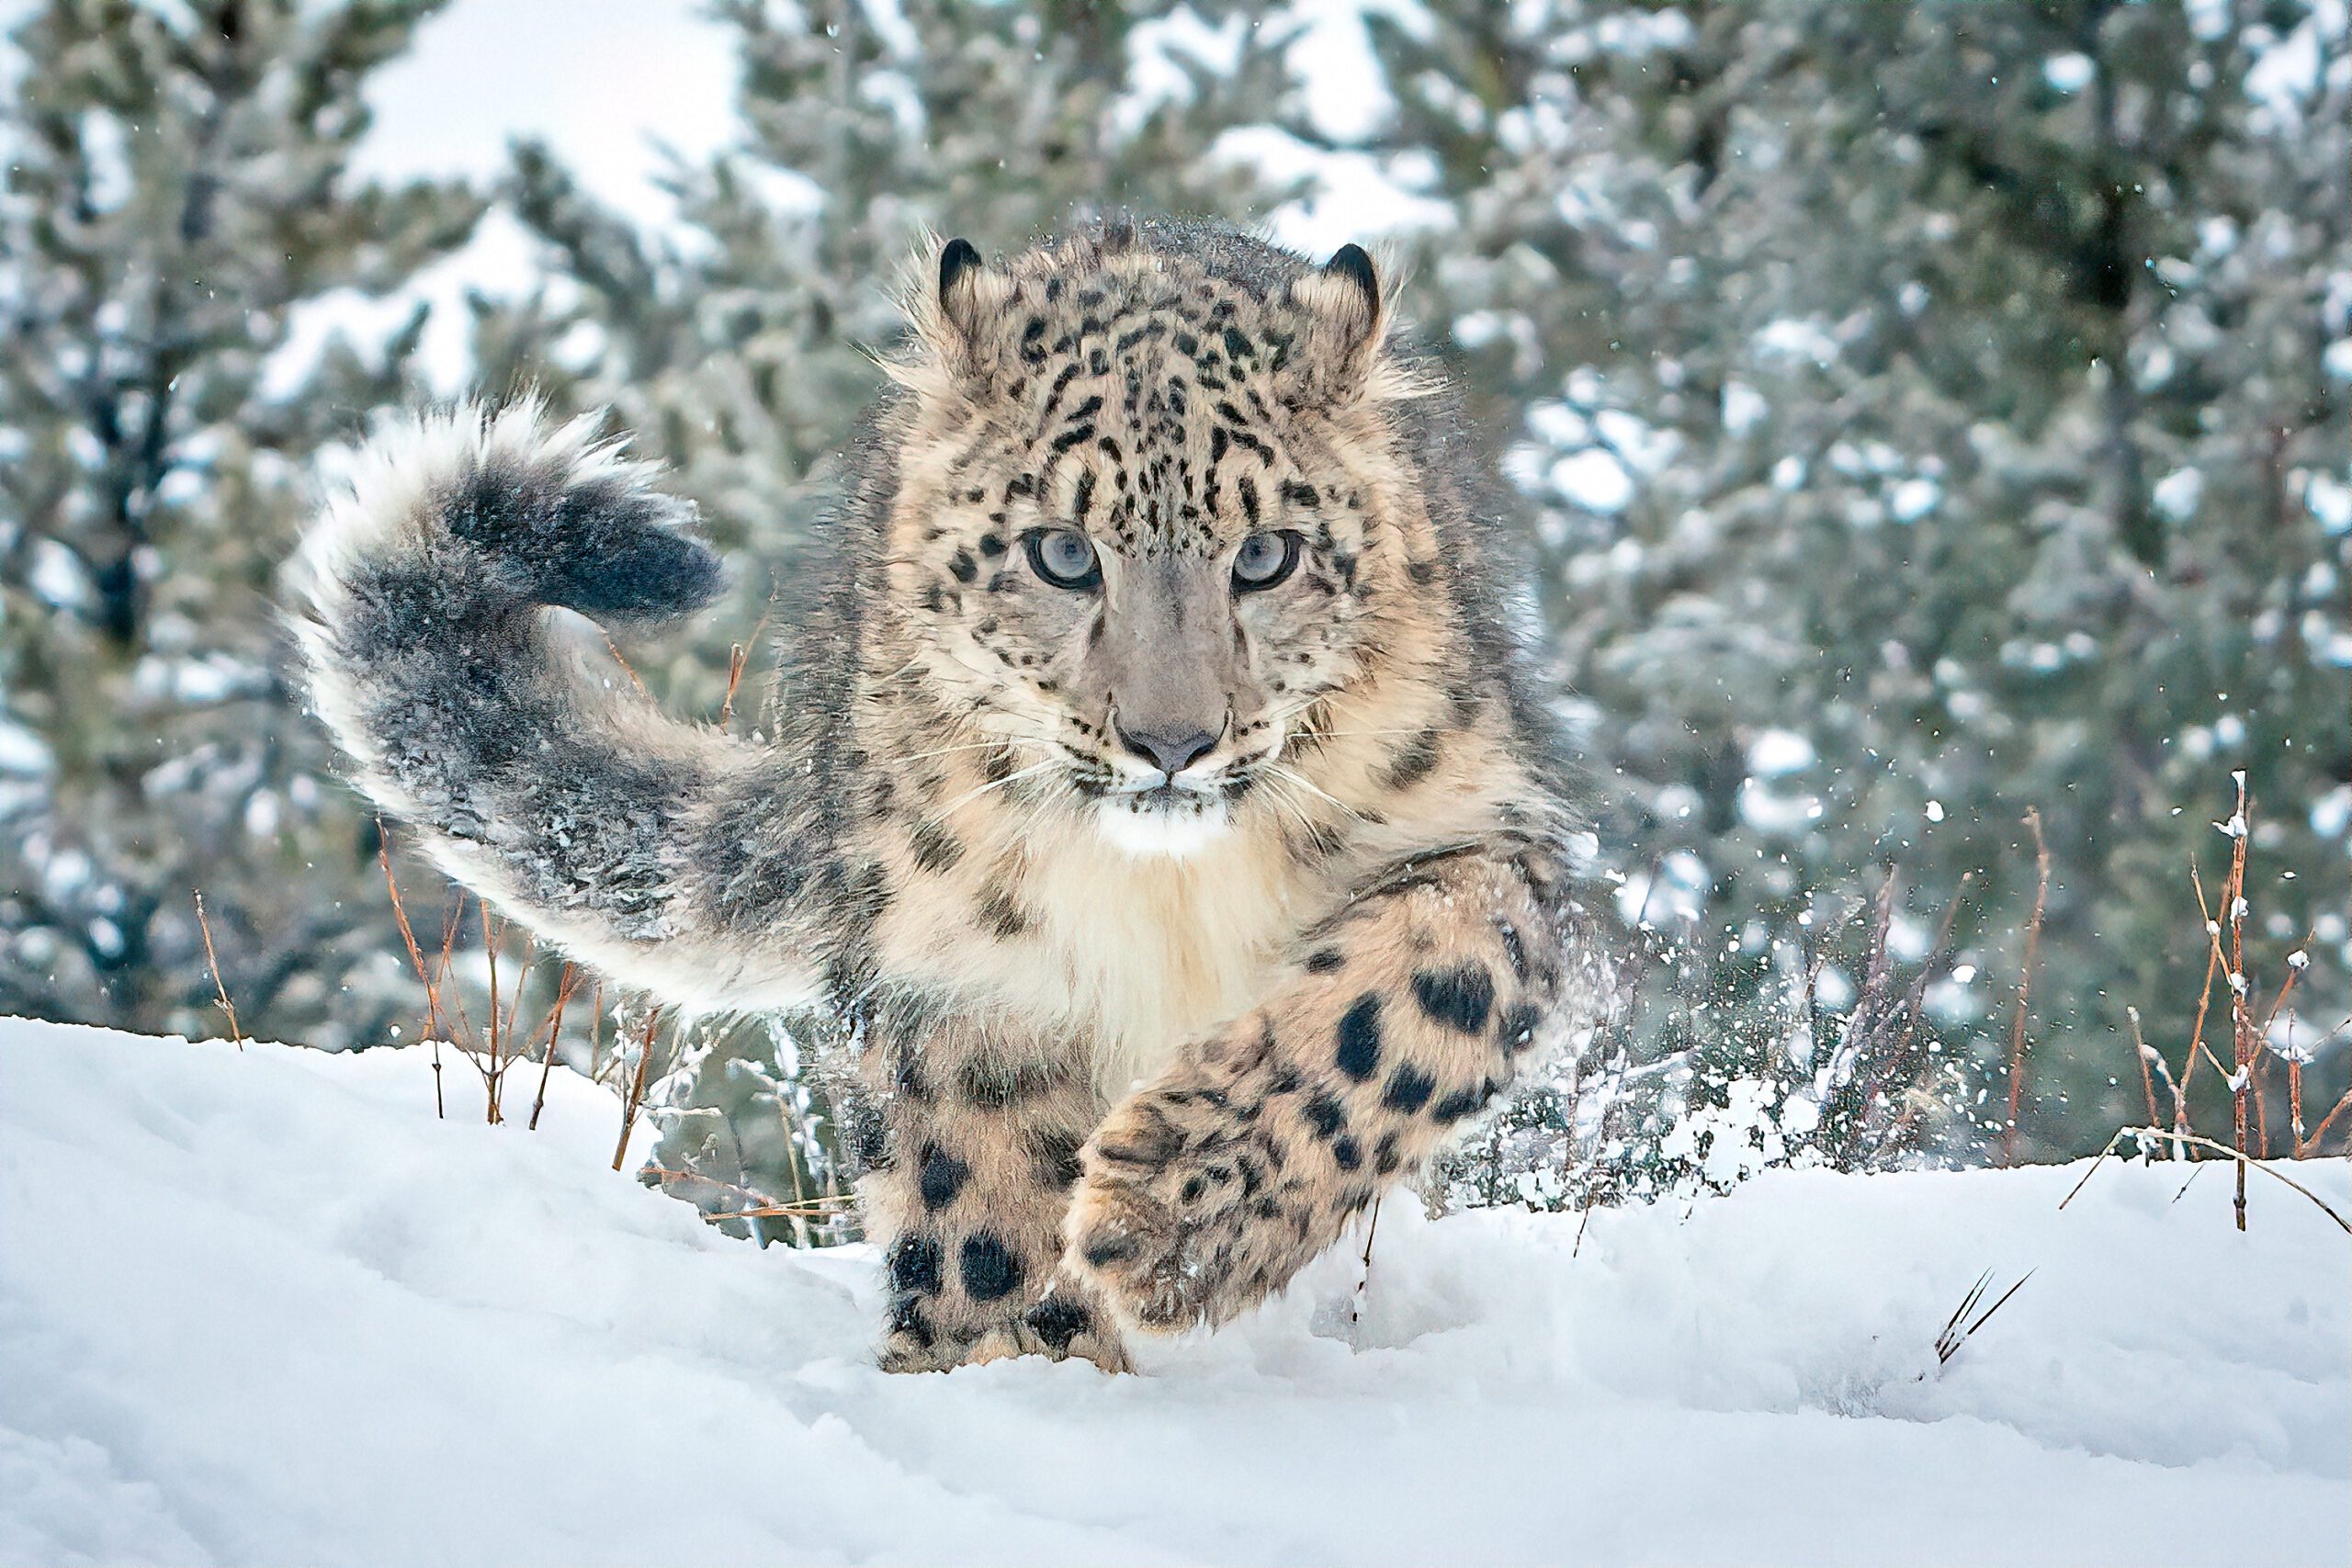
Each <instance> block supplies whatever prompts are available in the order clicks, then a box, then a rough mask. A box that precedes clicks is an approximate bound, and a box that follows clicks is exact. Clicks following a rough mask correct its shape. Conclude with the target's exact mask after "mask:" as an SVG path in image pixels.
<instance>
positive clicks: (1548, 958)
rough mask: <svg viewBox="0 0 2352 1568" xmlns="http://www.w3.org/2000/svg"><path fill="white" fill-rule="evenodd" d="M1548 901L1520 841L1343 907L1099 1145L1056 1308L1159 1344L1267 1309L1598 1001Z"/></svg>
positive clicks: (1450, 856) (1565, 909)
mask: <svg viewBox="0 0 2352 1568" xmlns="http://www.w3.org/2000/svg"><path fill="white" fill-rule="evenodd" d="M1566 886H1567V884H1566V875H1565V874H1564V872H1563V870H1562V867H1561V866H1560V864H1559V863H1558V861H1557V860H1556V858H1555V856H1554V855H1553V853H1552V852H1550V851H1549V850H1548V849H1547V848H1545V847H1544V845H1543V844H1541V843H1540V842H1537V841H1534V840H1506V841H1501V842H1496V843H1490V844H1487V845H1483V846H1480V847H1477V848H1473V849H1464V850H1458V851H1453V852H1447V853H1444V854H1441V855H1436V856H1431V857H1428V858H1425V859H1422V860H1419V861H1417V862H1414V863H1410V864H1408V865H1406V866H1402V867H1399V868H1397V869H1396V870H1395V871H1394V872H1392V873H1391V874H1389V875H1387V876H1386V877H1385V878H1383V879H1380V880H1377V881H1375V882H1374V883H1373V884H1372V885H1371V886H1367V887H1365V888H1364V889H1363V891H1361V892H1360V893H1358V894H1357V895H1356V897H1354V898H1353V899H1352V900H1351V902H1350V903H1349V905H1348V906H1347V908H1345V909H1344V910H1343V911H1342V912H1341V913H1340V914H1339V915H1338V916H1336V917H1335V918H1333V919H1330V920H1329V921H1327V922H1326V923H1325V924H1324V925H1323V926H1322V927H1321V928H1320V929H1318V930H1317V931H1312V932H1310V933H1309V934H1308V936H1307V937H1306V940H1305V941H1304V942H1302V943H1301V944H1300V945H1299V947H1298V949H1297V950H1296V951H1295V953H1293V954H1292V956H1291V961H1290V964H1289V965H1288V968H1287V973H1286V976H1285V977H1284V978H1283V980H1282V981H1281V982H1280V984H1279V985H1278V987H1277V988H1276V990H1275V993H1274V994H1273V996H1272V997H1271V998H1269V999H1268V1000H1267V1001H1266V1002H1265V1003H1264V1004H1263V1005H1262V1006H1261V1007H1260V1008H1258V1009H1257V1010H1254V1011H1252V1012H1250V1013H1248V1014H1246V1015H1244V1016H1243V1017H1242V1018H1240V1019H1238V1020H1237V1021H1235V1022H1234V1023H1232V1024H1231V1025H1229V1026H1228V1027H1227V1028H1226V1029H1225V1030H1223V1031H1222V1032H1219V1033H1217V1034H1216V1035H1215V1036H1213V1037H1212V1038H1210V1039H1208V1040H1206V1041H1204V1042H1203V1043H1200V1044H1198V1045H1196V1046H1193V1048H1191V1049H1189V1050H1188V1051H1186V1052H1185V1053H1184V1055H1182V1057H1181V1058H1180V1059H1179V1060H1178V1062H1177V1063H1176V1065H1175V1066H1172V1067H1171V1068H1170V1069H1169V1070H1168V1071H1167V1072H1166V1073H1165V1074H1164V1075H1162V1077H1160V1078H1159V1081H1158V1082H1157V1083H1155V1084H1153V1085H1152V1086H1150V1087H1149V1088H1148V1089H1144V1090H1142V1091H1141V1092H1139V1093H1137V1094H1136V1095H1134V1096H1131V1097H1130V1098H1129V1099H1127V1100H1125V1102H1124V1103H1122V1104H1120V1105H1118V1106H1117V1107H1115V1108H1114V1109H1113V1111H1111V1114H1110V1116H1109V1117H1108V1119H1106V1120H1105V1121H1104V1122H1103V1125H1102V1126H1101V1127H1100V1128H1099V1129H1098V1130H1097V1131H1096V1133H1095V1134H1094V1136H1093V1138H1092V1139H1091V1141H1090V1142H1089V1143H1088V1145H1087V1146H1086V1149H1085V1151H1084V1155H1083V1159H1084V1164H1085V1167H1086V1173H1085V1176H1084V1178H1083V1179H1081V1180H1080V1184H1079V1188H1078V1191H1077V1194H1076V1196H1075V1198H1074V1200H1073V1202H1072V1205H1071V1209H1070V1214H1069V1222H1068V1240H1069V1254H1068V1257H1067V1260H1066V1264H1065V1269H1066V1276H1067V1278H1068V1279H1069V1280H1070V1281H1071V1282H1072V1284H1073V1286H1074V1287H1075V1288H1079V1289H1091V1290H1094V1291H1097V1292H1101V1294H1102V1295H1103V1297H1104V1298H1105V1299H1107V1300H1108V1301H1109V1302H1110V1303H1112V1305H1113V1306H1114V1308H1115V1309H1116V1310H1117V1312H1118V1313H1119V1314H1120V1315H1121V1317H1122V1318H1124V1319H1125V1320H1127V1321H1130V1322H1133V1323H1135V1324H1137V1325H1141V1326H1144V1327H1147V1328H1151V1329H1159V1330H1173V1329H1180V1328H1185V1327H1190V1326H1192V1325H1195V1324H1201V1323H1208V1324H1216V1323H1223V1322H1225V1321H1226V1320H1227V1319H1228V1318H1230V1317H1232V1316H1234V1315H1235V1314H1238V1313H1240V1312H1241V1311H1243V1310H1245V1309H1246V1308H1248V1307H1250V1305H1252V1304H1254V1303H1257V1302H1258V1301H1259V1300H1261V1298H1263V1297H1265V1296H1267V1295H1269V1294H1272V1292H1276V1291H1279V1290H1280V1289H1282V1287H1283V1285H1285V1284H1286V1283H1288V1282H1289V1280H1290V1279H1291V1277H1292V1276H1293V1275H1294V1274H1295V1273H1296V1272H1297V1271H1298V1269H1300V1267H1301V1266H1302V1265H1304V1264H1306V1262H1307V1261H1308V1260H1309V1259H1311V1258H1314V1257H1316V1256H1317V1254H1319V1253H1321V1252H1322V1251H1323V1250H1324V1249H1325V1248H1326V1247H1329V1246H1330V1245H1331V1244H1332V1243H1333V1242H1334V1241H1336V1240H1337V1239H1338V1238H1339V1236H1340V1233H1341V1231H1342V1230H1343V1229H1345V1228H1346V1226H1347V1225H1348V1224H1349V1223H1350V1222H1351V1221H1352V1220H1353V1219H1354V1218H1355V1217H1356V1216H1357V1215H1359V1214H1361V1213H1363V1212H1364V1210H1365V1209H1366V1208H1368V1207H1369V1206H1370V1204H1371V1203H1372V1201H1373V1199H1374V1197H1375V1196H1376V1195H1377V1194H1378V1193H1379V1192H1380V1191H1381V1190H1383V1189H1384V1188H1385V1187H1387V1186H1389V1185H1390V1184H1392V1183H1394V1182H1396V1181H1397V1180H1399V1179H1402V1178H1403V1177H1404V1176H1405V1175H1406V1174H1407V1173H1408V1172H1410V1171H1413V1170H1415V1169H1418V1168H1419V1167H1420V1166H1421V1165H1422V1163H1423V1162H1424V1161H1426V1160H1427V1159H1428V1158H1429V1156H1430V1155H1431V1154H1432V1153H1434V1152H1435V1151H1436V1150H1437V1149H1438V1147H1439V1146H1440V1145H1441V1144H1442V1143H1443V1142H1445V1141H1447V1140H1448V1139H1450V1138H1451V1137H1453V1136H1454V1135H1455V1134H1457V1133H1458V1132H1459V1131H1460V1129H1461V1125H1462V1123H1464V1121H1465V1120H1466V1119H1467V1118H1469V1117H1471V1116H1473V1115H1475V1114H1476V1113H1477V1112H1478V1111H1481V1110H1483V1109H1484V1108H1485V1107H1486V1106H1487V1104H1488V1103H1489V1102H1490V1101H1491V1100H1493V1099H1494V1098H1495V1096H1496V1095H1497V1094H1498V1093H1499V1092H1500V1091H1501V1090H1502V1089H1504V1088H1505V1087H1506V1086H1507V1085H1509V1084H1510V1082H1511V1081H1512V1079H1513V1078H1514V1077H1516V1076H1517V1075H1518V1073H1519V1072H1520V1071H1521V1068H1522V1067H1523V1066H1525V1065H1526V1064H1527V1062H1528V1060H1529V1058H1530V1057H1531V1056H1532V1055H1534V1054H1535V1053H1536V1052H1537V1051H1538V1050H1539V1049H1540V1048H1541V1047H1542V1046H1543V1045H1544V1044H1546V1043H1549V1042H1551V1041H1552V1040H1554V1039H1555V1038H1556V1037H1558V1036H1559V1035H1560V1034H1561V1033H1563V1032H1564V1028H1563V1026H1564V1024H1565V1023H1566V1021H1567V1014H1568V1013H1569V1012H1570V1011H1571V1010H1574V1009H1575V1008H1577V1006H1579V1005H1582V1004H1583V1003H1585V1002H1589V1000H1590V998H1591V996H1592V995H1597V994H1598V993H1597V987H1592V986H1591V985H1590V984H1589V982H1588V981H1587V980H1585V978H1584V977H1582V976H1572V975H1564V972H1563V955H1564V954H1573V953H1577V951H1579V949H1578V947H1577V945H1576V942H1575V937H1574V934H1573V932H1572V930H1571V926H1572V920H1573V910H1572V908H1571V906H1570V905H1569V902H1568V898H1567V892H1566ZM1057 1290H1058V1287H1057Z"/></svg>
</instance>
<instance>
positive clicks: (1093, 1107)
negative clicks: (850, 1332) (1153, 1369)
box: [860, 1003, 1127, 1371]
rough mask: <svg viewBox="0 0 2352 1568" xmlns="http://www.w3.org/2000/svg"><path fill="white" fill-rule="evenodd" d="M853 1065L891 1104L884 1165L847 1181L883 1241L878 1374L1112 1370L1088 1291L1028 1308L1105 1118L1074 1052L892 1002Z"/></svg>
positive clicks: (1107, 1339) (1113, 1338)
mask: <svg viewBox="0 0 2352 1568" xmlns="http://www.w3.org/2000/svg"><path fill="white" fill-rule="evenodd" d="M860 1070H861V1071H862V1072H863V1073H864V1074H865V1077H866V1081H867V1083H868V1085H869V1087H870V1088H872V1089H875V1090H876V1091H877V1092H878V1093H880V1094H881V1095H883V1096H884V1097H886V1099H887V1104H888V1109H887V1111H886V1112H885V1116H886V1119H887V1127H886V1131H885V1146H884V1149H883V1151H882V1154H881V1157H880V1159H879V1160H878V1161H877V1162H876V1169H875V1170H874V1171H873V1172H872V1173H871V1174H869V1175H868V1176H867V1177H866V1178H865V1180H864V1181H863V1182H862V1183H861V1184H860V1195H861V1197H863V1199H864V1200H865V1208H866V1221H867V1224H868V1226H869V1227H870V1230H871V1233H872V1234H873V1235H875V1236H876V1239H883V1240H886V1242H887V1246H886V1248H885V1252H884V1258H885V1262H886V1264H887V1271H888V1283H889V1290H890V1307H889V1316H888V1322H887V1324H886V1325H885V1329H884V1339H883V1345H882V1353H881V1360H882V1365H883V1367H884V1368H885V1369H886V1370H888V1371H942V1370H944V1369H947V1368H950V1367H957V1366H962V1365H966V1364H967V1363H970V1362H975V1361H989V1360H995V1359H999V1358H1001V1357H1005V1356H1017V1355H1030V1354H1043V1355H1047V1356H1052V1357H1056V1358H1060V1357H1064V1356H1078V1357H1082V1358H1084V1359H1087V1360H1090V1361H1092V1362H1094V1363H1095V1364H1096V1365H1097V1366H1099V1367H1101V1368H1103V1370H1104V1371H1125V1370H1126V1368H1127V1359H1126V1352H1125V1349H1124V1348H1122V1347H1121V1345H1120V1343H1119V1336H1118V1331H1117V1328H1116V1326H1115V1325H1114V1324H1113V1323H1112V1322H1111V1320H1110V1318H1109V1317H1108V1315H1107V1314H1104V1313H1103V1312H1102V1311H1101V1310H1100V1309H1099V1306H1098V1304H1097V1303H1096V1302H1095V1299H1094V1296H1093V1293H1092V1292H1091V1291H1087V1290H1083V1289H1079V1290H1067V1291H1064V1292H1062V1293H1061V1294H1060V1295H1059V1296H1058V1297H1057V1299H1056V1301H1055V1302H1053V1303H1049V1310H1039V1307H1038V1303H1039V1298H1040V1297H1041V1296H1043V1294H1044V1293H1045V1292H1046V1288H1047V1287H1048V1286H1049V1285H1050V1284H1052V1283H1053V1280H1054V1278H1055V1272H1056V1269H1057V1265H1058V1264H1059V1262H1060V1259H1061V1251H1062V1223H1063V1216H1064V1215H1065V1213H1068V1211H1069V1191H1070V1186H1071V1184H1072V1183H1073V1182H1075V1181H1076V1180H1077V1179H1078V1175H1079V1149H1080V1145H1083V1144H1084V1143H1085V1142H1086V1138H1087V1135H1088V1134H1090V1133H1091V1131H1092V1130H1093V1128H1094V1124H1095V1123H1096V1122H1098V1121H1100V1120H1101V1119H1102V1101H1101V1100H1099V1099H1098V1098H1097V1096H1096V1091H1095V1089H1094V1085H1093V1082H1092V1078H1091V1074H1090V1072H1089V1070H1088V1067H1087V1065H1086V1062H1085V1059H1084V1058H1083V1056H1082V1055H1078V1054H1074V1053H1073V1052H1072V1051H1071V1050H1070V1049H1069V1046H1068V1045H1067V1043H1048V1042H1044V1041H1032V1040H1024V1039H1023V1038H1022V1037H1021V1036H1020V1035H1019V1034H1018V1033H1016V1032H1008V1031H1006V1030H1004V1029H1003V1028H1001V1027H991V1028H989V1029H986V1030H982V1029H981V1028H979V1027H978V1026H976V1025H974V1024H972V1023H970V1022H968V1021H961V1020H957V1019H955V1018H949V1017H940V1016H936V1015H933V1014H931V1013H930V1010H928V1009H923V1008H921V1007H918V1006H914V1005H910V1004H905V1003H901V1004H899V1006H897V1007H895V1008H887V1009H883V1010H880V1012H879V1016H878V1017H877V1018H876V1021H875V1022H874V1024H873V1026H872V1028H871V1030H870V1032H869V1036H868V1045H867V1049H866V1052H865V1056H864V1058H863V1061H862V1062H861V1068H860Z"/></svg>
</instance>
